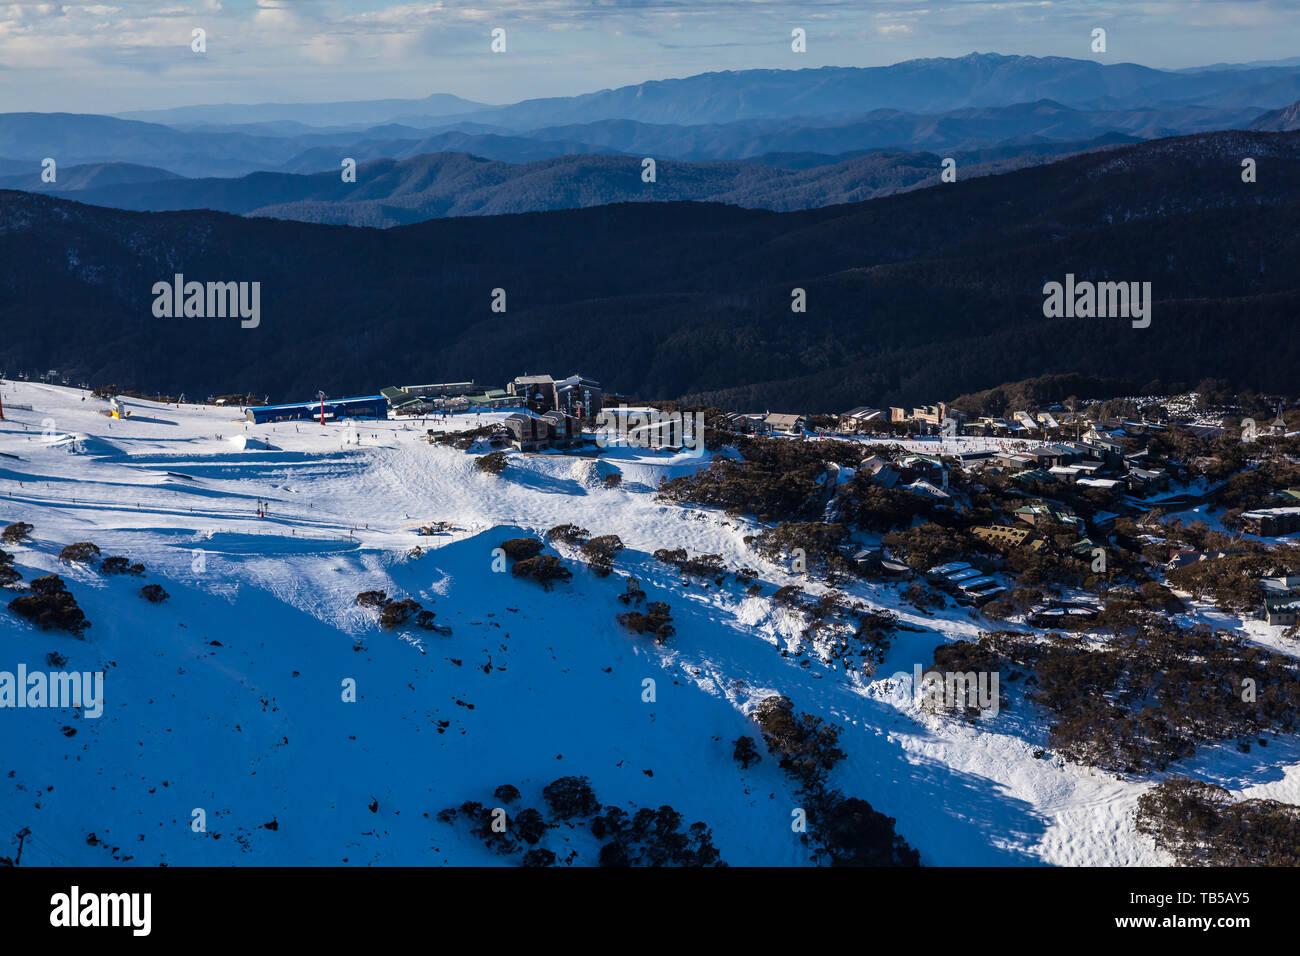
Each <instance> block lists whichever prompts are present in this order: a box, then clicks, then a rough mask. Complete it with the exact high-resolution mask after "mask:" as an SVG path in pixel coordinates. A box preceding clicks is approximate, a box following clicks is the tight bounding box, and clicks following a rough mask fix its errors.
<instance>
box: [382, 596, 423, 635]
mask: <svg viewBox="0 0 1300 956" xmlns="http://www.w3.org/2000/svg"><path fill="white" fill-rule="evenodd" d="M420 610H421V608H420V605H419V602H417V601H413V600H412V599H411V598H403V599H402V600H400V601H389V602H388V603H387V604H385V605H384V609H383V611H381V612H380V614H379V625H380V627H386V628H389V629H392V628H395V627H401V626H402V625H403V624H405V623H406V622H407V621H409V620H410V619H411V618H413V617H415V616H416V615H417V614H419V613H420Z"/></svg>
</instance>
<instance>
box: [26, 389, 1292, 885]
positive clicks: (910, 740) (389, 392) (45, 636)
mask: <svg viewBox="0 0 1300 956" xmlns="http://www.w3.org/2000/svg"><path fill="white" fill-rule="evenodd" d="M57 381H58V376H57V373H51V374H50V375H46V376H41V377H40V378H25V377H20V378H19V379H17V380H8V379H5V380H0V593H2V594H3V599H2V600H0V648H3V654H2V655H0V721H3V722H4V730H3V734H0V737H2V738H3V740H4V744H3V745H2V746H0V757H2V758H3V759H2V760H0V865H3V864H5V863H10V864H21V865H47V864H77V865H99V864H119V863H120V864H124V865H151V866H156V865H160V864H168V865H221V866H224V865H230V864H242V863H294V864H306V865H313V864H319V865H337V864H345V865H348V864H358V865H364V864H377V863H381V864H413V865H427V864H485V863H486V864H502V865H530V866H532V865H543V866H545V865H556V866H564V865H586V864H596V863H600V864H607V865H620V864H645V863H685V864H703V865H721V864H730V865H812V864H817V863H854V862H857V863H893V864H901V865H916V864H921V865H944V864H962V865H998V864H1084V865H1134V864H1169V863H1175V862H1176V863H1190V864H1207V863H1229V864H1256V863H1261V862H1279V861H1281V858H1282V857H1281V855H1284V854H1286V853H1288V852H1290V853H1292V854H1293V853H1294V848H1293V847H1292V848H1291V849H1290V850H1288V849H1287V847H1286V845H1285V840H1284V839H1281V838H1279V837H1278V836H1277V834H1279V833H1284V832H1286V828H1287V827H1288V826H1289V827H1292V828H1294V826H1295V823H1294V820H1292V819H1291V818H1290V816H1289V814H1290V813H1291V808H1290V807H1287V806H1286V804H1288V803H1290V804H1296V803H1300V737H1298V736H1297V731H1298V730H1300V726H1298V723H1300V707H1298V706H1297V705H1298V704H1300V669H1298V668H1297V660H1296V658H1297V652H1298V651H1300V638H1298V635H1300V624H1298V621H1300V618H1298V617H1297V614H1298V612H1300V547H1297V543H1296V541H1295V540H1294V538H1293V535H1295V534H1296V533H1297V532H1300V435H1298V434H1297V432H1298V428H1297V425H1298V424H1300V406H1297V405H1296V404H1295V403H1294V402H1293V401H1289V400H1281V401H1279V399H1278V398H1277V397H1264V396H1254V395H1248V396H1239V395H1232V394H1226V393H1224V394H1215V393H1214V389H1213V383H1205V384H1203V386H1202V387H1199V388H1198V389H1197V390H1195V391H1191V392H1185V393H1182V394H1179V395H1163V396H1137V397H1110V398H1104V399H1103V398H1088V397H1075V395H1072V394H1069V393H1068V392H1066V394H1065V395H1064V396H1062V395H1061V394H1059V393H1061V392H1063V391H1065V390H1064V389H1061V388H1057V389H1055V393H1054V397H1053V398H1052V400H1047V399H1036V394H1039V393H1045V392H1047V391H1050V390H1051V389H1048V388H1047V387H1046V386H1045V385H1044V384H1043V383H1038V382H1030V383H1016V384H1012V385H1007V386H1004V387H1003V388H1001V389H997V390H993V391H991V392H987V393H979V394H977V395H972V396H963V397H955V396H949V397H947V399H946V400H944V401H937V402H936V404H933V405H926V406H921V407H908V408H902V407H895V408H879V409H877V408H870V407H858V408H853V409H847V410H845V411H843V412H841V413H839V414H814V413H800V412H798V411H797V410H788V409H786V410H779V411H776V412H772V411H770V410H764V411H762V412H754V413H752V414H741V413H732V412H725V411H721V410H718V409H712V408H700V407H684V406H681V405H678V404H676V403H672V402H660V401H651V400H647V399H645V398H637V397H635V396H622V395H619V394H617V392H616V391H611V390H603V389H602V387H601V384H600V383H599V382H598V381H595V380H593V379H589V378H585V377H583V376H581V375H576V374H575V375H571V376H569V377H567V378H555V377H552V376H550V375H541V374H538V375H534V374H526V375H521V376H520V377H518V378H515V379H514V380H513V381H511V382H509V383H507V384H506V385H505V386H504V387H503V388H489V387H484V386H482V385H478V384H475V383H473V382H459V383H446V384H426V385H402V386H384V387H378V388H376V389H375V390H374V391H373V393H372V394H367V395H361V396H356V397H344V398H339V397H332V396H329V395H326V394H325V393H324V392H320V393H318V394H316V395H305V396H301V400H300V401H298V402H295V403H288V404H269V403H267V402H266V401H265V400H261V401H257V400H255V399H254V397H253V396H246V395H245V396H236V395H230V396H225V397H220V396H208V397H205V399H204V400H203V401H195V400H194V398H193V397H186V396H144V395H134V394H127V393H121V392H118V391H117V390H116V389H113V388H95V389H90V388H78V387H73V386H70V385H68V384H66V383H64V384H56V382H57ZM1048 384H1050V383H1048ZM1040 386H1041V387H1040ZM1078 391H1079V394H1081V395H1082V394H1085V392H1084V390H1083V389H1082V388H1081V389H1079V390H1078ZM69 675H71V677H75V678H77V680H76V681H72V680H71V677H69ZM70 684H71V685H72V690H73V691H76V693H69V686H70ZM91 781H93V783H94V785H93V789H92V787H91V786H90V782H91ZM92 793H93V798H92V797H91V794H92ZM500 819H505V820H509V821H510V823H509V825H508V826H496V825H494V824H495V822H496V821H498V820H500ZM1226 834H1232V836H1231V838H1228V837H1227V836H1225V835H1226ZM326 847H328V848H331V850H329V851H326V850H322V849H321V848H326ZM1293 862H1294V861H1293Z"/></svg>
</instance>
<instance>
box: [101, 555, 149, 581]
mask: <svg viewBox="0 0 1300 956" xmlns="http://www.w3.org/2000/svg"><path fill="white" fill-rule="evenodd" d="M144 570H145V569H144V565H143V564H141V563H140V562H138V561H137V562H136V563H135V564H132V563H131V560H130V558H123V557H121V556H119V555H114V556H113V557H109V558H105V559H104V561H103V563H102V564H101V565H100V566H99V573H100V574H132V575H135V576H136V577H139V576H140V575H142V574H144Z"/></svg>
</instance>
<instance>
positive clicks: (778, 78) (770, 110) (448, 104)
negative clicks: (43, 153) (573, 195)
mask: <svg viewBox="0 0 1300 956" xmlns="http://www.w3.org/2000/svg"><path fill="white" fill-rule="evenodd" d="M1043 99H1050V100H1055V101H1057V102H1059V103H1064V104H1066V105H1067V106H1073V107H1076V108H1082V109H1135V108H1142V107H1153V106H1162V107H1165V106H1184V105H1188V104H1193V103H1194V104H1197V105H1200V106H1206V107H1216V108H1226V109H1239V108H1243V107H1254V108H1257V109H1261V110H1264V109H1276V108H1279V107H1282V106H1285V105H1286V104H1288V103H1293V102H1295V101H1296V100H1298V99H1300V63H1292V62H1290V61H1284V62H1283V63H1281V64H1268V65H1251V64H1246V65H1241V66H1239V67H1237V68H1232V69H1224V68H1216V69H1208V70H1200V71H1188V70H1179V71H1170V70H1156V69H1151V68H1149V67H1145V66H1138V65H1137V64H1134V63H1115V64H1102V63H1099V62H1097V61H1094V60H1076V59H1068V58H1065V57H1033V56H1005V55H1001V54H996V53H971V54H969V55H967V56H963V57H957V58H936V59H924V60H908V61H905V62H902V63H895V64H893V65H891V66H879V67H822V68H820V69H805V70H741V71H735V72H733V71H727V72H722V73H703V74H700V75H698V76H690V77H686V78H684V79H669V80H654V81H651V82H647V83H638V84H636V85H633V86H624V87H620V88H618V89H615V90H601V91H599V92H595V93H586V94H582V95H580V96H566V97H547V98H544V99H531V100H523V101H522V102H519V103H513V104H509V105H505V106H490V107H484V106H481V105H479V104H473V103H469V102H468V101H463V100H461V101H457V100H456V98H455V97H439V96H434V97H429V98H428V99H427V100H373V101H369V102H361V103H314V104H313V103H309V104H297V105H290V104H263V105H260V106H245V107H232V106H195V107H182V108H179V109H173V110H163V111H146V112H134V113H128V114H123V115H124V116H125V117H127V118H129V119H142V120H148V121H150V122H155V123H165V124H168V125H179V124H185V123H212V122H217V121H220V122H226V123H246V122H253V121H268V120H294V121H297V122H301V123H307V124H309V125H316V126H319V125H331V124H340V123H344V122H351V123H354V124H357V125H361V124H364V125H379V124H384V123H400V124H404V125H409V126H425V127H428V126H432V125H436V124H435V122H434V121H439V122H441V121H445V119H446V118H447V117H448V116H451V115H457V116H458V118H460V119H464V120H471V121H475V122H481V123H490V124H492V125H495V126H499V127H505V128H507V129H511V130H530V129H537V128H538V127H543V126H558V125H568V124H574V123H592V122H598V121H601V120H615V119H630V120H636V121H638V122H641V123H652V124H668V125H687V126H698V125H703V124H716V123H732V122H736V121H739V120H754V119H777V120H788V119H790V118H792V117H806V118H807V117H826V116H861V115H862V114H864V113H868V112H870V111H872V110H876V109H896V110H903V111H912V112H922V113H946V112H951V111H952V110H958V109H966V108H971V107H986V106H1007V105H1010V104H1012V103H1032V102H1035V101H1037V100H1043ZM462 106H463V107H464V108H463V109H462V108H461V107H462ZM453 111H458V112H453ZM347 117H351V119H347Z"/></svg>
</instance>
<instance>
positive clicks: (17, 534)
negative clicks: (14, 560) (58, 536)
mask: <svg viewBox="0 0 1300 956" xmlns="http://www.w3.org/2000/svg"><path fill="white" fill-rule="evenodd" d="M33 530H35V529H34V528H33V527H32V526H31V525H29V524H28V523H27V522H26V521H15V522H14V523H13V524H11V525H9V526H8V527H6V528H5V529H4V531H2V532H0V541H4V542H5V543H6V544H21V543H22V542H23V541H25V540H26V539H27V538H30V537H31V535H32V531H33Z"/></svg>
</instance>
